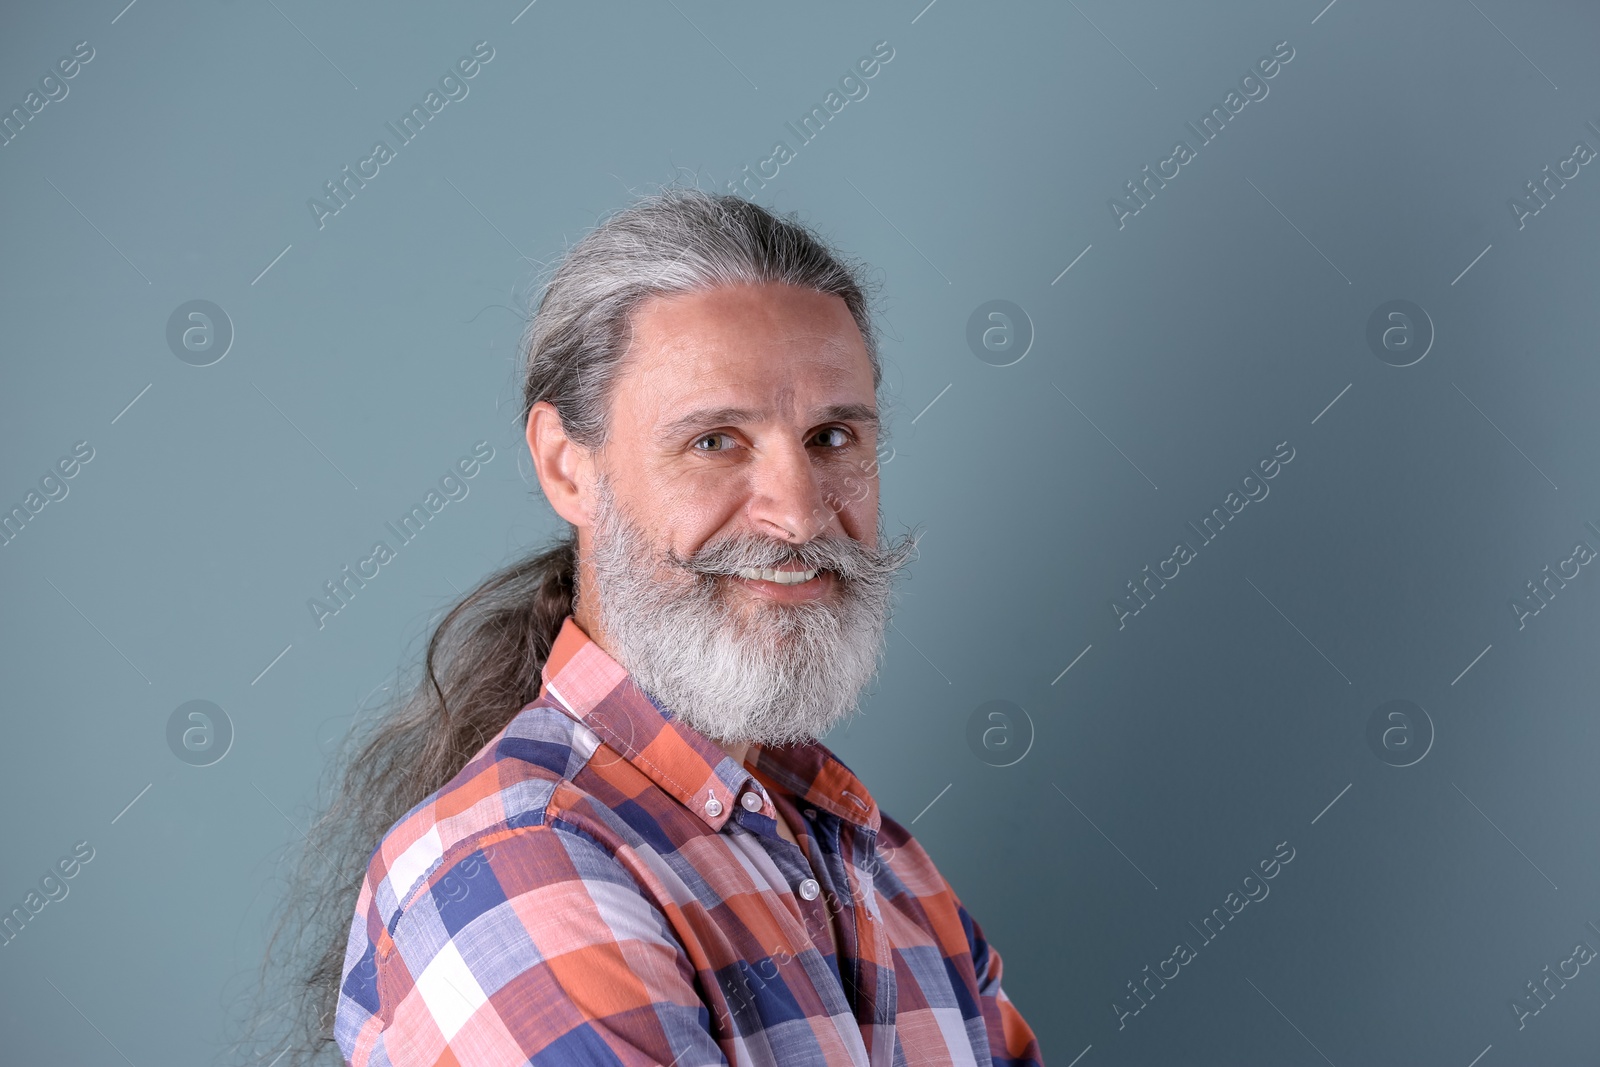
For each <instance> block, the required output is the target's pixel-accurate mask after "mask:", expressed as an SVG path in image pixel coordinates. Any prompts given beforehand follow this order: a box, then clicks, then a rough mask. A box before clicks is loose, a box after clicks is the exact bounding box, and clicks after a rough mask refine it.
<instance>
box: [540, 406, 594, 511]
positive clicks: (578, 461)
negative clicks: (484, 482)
mask: <svg viewBox="0 0 1600 1067" xmlns="http://www.w3.org/2000/svg"><path fill="white" fill-rule="evenodd" d="M527 439H528V454H529V455H530V456H531V457H532V458H533V469H534V471H535V472H536V473H537V474H538V475H539V487H540V488H541V489H542V490H544V496H545V499H546V500H548V501H550V506H551V507H552V508H554V509H555V512H556V514H557V515H560V516H561V517H562V518H563V519H566V520H567V521H568V522H570V523H572V524H573V525H574V526H577V527H580V528H587V527H589V526H591V525H593V519H592V517H591V516H592V512H591V506H592V500H593V497H592V495H591V492H590V486H591V485H593V474H594V457H593V455H592V454H591V453H590V452H589V451H588V450H586V449H585V448H583V446H581V445H579V444H578V443H577V442H575V441H573V440H572V439H571V438H569V437H568V436H567V433H566V430H565V429H564V428H563V427H562V425H561V413H560V412H558V411H557V410H556V408H555V405H554V404H551V403H550V402H549V401H546V400H541V401H540V402H539V403H537V404H535V405H533V407H532V408H530V409H529V410H528V427H527Z"/></svg>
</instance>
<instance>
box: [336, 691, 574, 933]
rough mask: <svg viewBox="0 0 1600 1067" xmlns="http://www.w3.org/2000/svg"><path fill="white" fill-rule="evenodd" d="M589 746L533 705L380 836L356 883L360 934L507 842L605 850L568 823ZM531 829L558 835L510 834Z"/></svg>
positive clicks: (560, 717)
mask: <svg viewBox="0 0 1600 1067" xmlns="http://www.w3.org/2000/svg"><path fill="white" fill-rule="evenodd" d="M599 746H600V740H599V738H598V736H597V735H596V734H595V733H594V731H593V730H591V729H589V728H588V727H587V726H585V725H583V724H582V723H581V722H578V721H576V720H575V719H573V718H572V717H571V716H569V715H567V714H566V713H565V712H563V711H562V710H561V709H559V708H557V707H553V706H550V705H548V704H546V703H543V702H535V703H533V704H530V705H528V706H527V707H525V708H523V709H522V710H521V711H520V712H518V713H517V715H516V717H515V718H514V719H513V720H512V721H511V722H510V723H509V724H508V725H507V726H506V728H505V729H504V730H502V731H501V732H500V733H499V734H498V735H496V736H495V738H494V739H492V740H491V741H490V742H489V743H488V744H486V745H485V746H484V748H483V749H482V750H481V751H480V752H479V753H478V754H477V755H475V756H474V757H473V758H472V759H471V760H470V761H468V763H467V765H466V766H465V767H463V768H462V769H461V770H460V771H459V772H458V773H457V774H456V776H455V777H454V778H452V779H451V780H450V781H449V782H446V783H445V784H444V785H443V786H441V787H440V788H439V789H437V790H435V791H434V792H433V793H431V794H430V795H429V796H427V797H426V798H424V799H423V800H422V801H420V802H418V803H417V804H416V805H415V806H413V807H412V808H411V810H410V811H408V812H406V813H405V814H404V815H403V816H401V817H400V819H399V820H397V821H396V822H395V824H394V825H393V826H392V827H390V828H389V830H388V831H387V832H386V833H385V834H384V836H383V839H382V840H381V841H380V842H379V843H378V845H377V847H376V848H375V849H374V850H373V852H372V855H371V857H370V858H369V860H368V863H367V869H366V878H365V882H364V884H363V892H362V898H363V902H364V903H365V904H366V905H367V910H368V915H367V918H368V920H369V922H368V925H369V928H373V927H376V928H377V929H375V930H374V931H373V932H374V933H377V930H378V929H381V930H382V931H384V932H387V933H392V932H393V930H394V928H395V926H396V924H397V923H398V922H399V921H400V918H401V916H402V915H403V914H404V913H405V912H406V911H407V910H408V909H409V908H410V907H411V906H412V904H413V902H414V901H415V900H416V899H417V898H418V897H419V896H420V895H422V894H424V893H430V892H434V893H436V892H438V891H439V890H440V888H441V883H443V882H446V881H447V880H449V879H451V878H452V876H454V877H456V878H471V877H474V876H475V875H476V873H477V870H478V868H479V867H480V866H481V865H485V864H490V865H492V861H493V859H494V857H495V855H496V854H497V852H501V851H503V850H504V849H505V848H506V847H507V842H512V841H515V842H516V844H515V848H516V849H517V850H518V851H524V852H525V851H528V850H530V849H531V850H535V851H538V850H545V849H549V848H550V847H552V846H554V847H555V848H556V849H557V850H558V851H559V850H560V849H561V847H562V846H561V842H571V841H573V840H579V841H587V842H589V843H590V844H591V845H592V846H593V847H594V848H595V849H598V850H600V851H605V850H606V848H605V846H604V845H602V843H601V842H600V840H599V839H598V838H597V837H596V836H594V835H593V834H592V833H590V830H591V827H590V825H589V822H590V820H586V819H583V818H571V817H570V816H572V815H573V812H574V810H575V809H582V808H586V807H587V806H588V805H587V804H586V801H587V800H588V799H589V798H588V797H587V795H586V794H585V793H584V791H583V790H582V789H581V788H579V787H578V786H577V785H576V784H575V783H574V779H575V778H576V777H577V776H578V775H579V773H580V772H581V771H582V770H583V768H584V767H585V765H586V764H587V763H588V761H589V760H590V758H591V757H592V756H593V755H594V753H595V750H596V749H597V748H598V747H599ZM534 828H558V829H560V831H561V833H560V835H559V840H558V839H556V838H551V839H549V840H548V842H547V841H546V837H545V835H540V834H528V833H523V832H519V831H527V830H531V829H534ZM442 889H443V891H444V892H446V893H450V892H452V891H453V890H454V889H455V887H454V886H452V885H444V886H443V887H442ZM380 936H381V935H380Z"/></svg>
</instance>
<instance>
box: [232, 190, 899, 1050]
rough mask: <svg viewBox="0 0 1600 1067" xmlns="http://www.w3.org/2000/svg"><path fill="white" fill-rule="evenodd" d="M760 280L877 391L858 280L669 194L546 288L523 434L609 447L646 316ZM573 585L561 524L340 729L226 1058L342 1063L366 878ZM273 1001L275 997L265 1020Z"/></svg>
mask: <svg viewBox="0 0 1600 1067" xmlns="http://www.w3.org/2000/svg"><path fill="white" fill-rule="evenodd" d="M761 282H778V283H786V284H789V285H795V286H800V287H804V288H807V289H812V290H815V291H817V292H822V293H832V294H834V295H836V296H838V297H840V298H841V299H843V300H844V302H845V304H846V306H847V307H849V309H850V313H851V315H852V316H854V318H855V321H856V325H857V327H858V328H859V329H860V331H861V336H862V339H863V340H864V342H865V344H866V349H867V353H868V355H869V357H870V358H871V361H872V380H873V388H874V390H877V389H878V388H880V387H881V384H882V380H883V372H882V366H881V364H880V361H879V355H878V335H877V331H876V329H875V327H874V323H873V319H872V313H871V309H870V306H869V292H870V283H869V281H868V276H867V272H866V269H865V268H864V267H863V266H861V265H859V264H856V263H854V262H852V261H850V260H848V259H846V258H845V257H844V256H843V255H842V254H841V253H839V252H838V251H836V250H834V249H832V248H831V247H829V245H828V244H827V243H826V242H825V241H824V240H823V239H822V238H821V237H819V236H818V235H817V234H815V233H814V232H812V231H811V230H810V229H809V228H808V227H807V226H805V225H804V224H803V223H801V222H799V221H798V220H796V219H795V218H793V217H792V216H782V217H780V216H778V215H775V214H773V213H772V212H770V211H768V210H767V209H765V208H763V207H761V206H759V205H757V204H753V203H750V202H749V201H747V200H743V199H740V198H739V197H736V196H731V195H719V194H713V193H707V192H704V191H701V190H700V189H697V188H668V189H664V190H663V191H661V192H657V193H653V194H649V195H646V196H643V197H641V198H639V199H638V200H637V201H636V202H635V203H633V204H632V205H630V206H628V207H626V208H624V209H622V210H620V211H618V212H617V213H615V214H613V215H611V216H610V217H608V218H606V219H605V220H604V221H603V222H601V224H600V225H599V226H598V227H597V228H596V229H595V230H593V231H592V232H590V233H589V234H587V235H586V236H585V237H584V238H583V239H582V240H580V241H579V242H578V243H577V244H576V245H574V246H573V247H572V248H571V249H569V250H568V251H567V253H566V254H565V256H564V257H562V259H561V261H560V262H559V265H558V266H557V267H556V268H555V269H554V271H553V272H552V273H551V274H550V276H549V278H548V280H547V282H546V283H545V285H544V290H543V296H542V297H541V298H540V299H539V302H538V305H537V308H536V309H535V311H534V313H533V315H532V316H531V317H530V318H529V320H528V323H527V327H526V329H525V331H524V333H523V335H522V341H521V350H522V353H523V358H524V367H525V370H524V374H523V381H522V394H523V395H522V419H523V421H524V423H525V422H526V419H527V416H528V412H529V410H530V409H531V408H532V407H533V405H534V404H537V403H539V402H540V401H549V402H550V403H551V404H553V405H554V406H555V408H556V410H557V411H558V412H559V413H560V416H561V424H562V428H563V429H564V430H565V432H566V434H567V436H568V437H570V438H571V439H572V440H573V441H575V442H576V443H577V444H579V445H580V446H582V447H584V448H586V449H591V450H592V449H595V448H598V447H600V446H602V445H603V444H604V443H605V441H606V438H607V431H608V413H609V409H610V399H611V396H612V393H613V387H614V385H615V382H616V379H617V375H618V372H619V368H620V366H621V364H622V361H623V357H624V356H625V354H626V353H627V350H628V345H629V342H630V339H631V327H632V314H633V312H634V310H635V309H636V308H637V307H638V306H639V304H640V303H641V302H642V301H644V300H646V299H648V298H650V297H652V296H658V295H670V294H676V293H688V292H699V291H703V290H706V289H711V288H715V287H718V286H723V285H737V284H749V283H761ZM576 583H577V531H576V529H575V528H572V527H570V526H569V528H568V530H567V532H566V534H565V536H563V537H561V538H560V539H558V540H557V541H555V542H554V543H552V544H549V545H546V546H544V547H541V548H539V549H538V550H537V551H534V552H532V553H530V554H528V555H526V556H524V557H523V558H521V559H518V560H517V561H515V562H513V563H511V564H510V565H509V566H506V567H504V568H502V569H500V570H498V571H495V572H494V573H492V574H490V575H489V576H488V577H487V578H485V579H484V580H483V582H482V583H481V584H479V585H478V586H477V588H475V589H473V590H472V591H471V592H470V593H468V594H466V595H465V596H464V597H462V598H461V600H460V601H459V602H457V603H456V604H455V606H454V607H452V608H451V609H450V611H449V613H448V614H446V615H445V617H444V619H443V621H442V622H441V623H440V624H439V626H438V627H437V629H435V630H434V632H433V635H432V637H431V638H430V639H429V641H428V645H427V655H426V658H425V660H424V663H423V671H422V677H421V678H420V679H419V680H417V681H416V682H415V684H414V685H412V686H410V687H409V688H407V689H402V688H400V687H397V688H396V690H395V692H396V694H397V696H396V698H395V699H393V700H392V701H390V702H389V706H388V708H387V710H386V711H385V712H384V713H382V714H380V715H378V716H376V717H374V718H372V719H370V720H369V724H368V726H367V727H366V728H364V729H358V728H357V727H356V726H353V727H352V728H351V730H350V732H349V734H348V736H347V737H346V739H345V742H344V747H343V748H342V749H341V752H340V755H339V758H338V759H336V760H335V761H333V762H332V763H330V765H329V768H328V771H329V772H332V773H334V774H336V775H337V782H336V785H335V788H334V796H333V800H332V802H331V804H330V805H329V806H328V808H327V809H326V810H325V812H324V813H323V814H322V815H321V817H320V818H319V819H318V820H317V821H316V822H315V824H314V825H313V826H312V827H311V830H310V832H309V834H308V835H307V836H306V840H305V842H304V845H305V847H304V848H302V849H300V850H299V853H300V854H299V857H298V863H297V865H296V866H295V869H294V873H293V875H292V878H291V881H290V885H289V888H288V891H287V893H286V894H285V895H284V897H283V898H282V905H281V918H280V919H279V921H278V923H277V925H276V927H275V928H274V930H273V933H272V936H271V938H270V939H269V941H268V945H267V951H266V954H265V958H264V960H263V963H262V971H261V974H262V978H261V981H260V983H259V984H258V987H257V993H256V1007H255V1009H254V1010H253V1013H252V1014H251V1015H250V1017H249V1019H248V1020H247V1024H246V1029H245V1038H244V1040H242V1041H239V1042H236V1043H235V1045H236V1047H238V1046H245V1045H248V1046H253V1048H254V1049H255V1050H259V1051H257V1052H253V1053H252V1054H254V1055H258V1056H259V1057H260V1059H261V1060H263V1061H265V1060H266V1059H267V1058H268V1057H270V1056H273V1055H277V1056H278V1057H280V1058H279V1060H278V1062H277V1063H275V1064H274V1067H302V1065H305V1064H312V1063H316V1062H328V1063H333V1064H338V1063H342V1062H343V1058H342V1056H341V1055H340V1053H339V1050H338V1047H337V1045H336V1044H335V1043H334V1038H333V1019H334V1013H335V1010H336V1008H337V1006H338V1000H339V983H340V979H341V978H342V976H343V968H344V956H345V948H346V939H347V937H348V935H349V931H350V923H351V919H352V918H353V916H354V913H355V902H356V897H357V895H358V893H359V891H360V888H361V883H362V880H363V879H364V877H365V875H366V867H367V863H368V861H369V859H370V858H371V856H372V853H373V851H374V850H375V849H376V848H377V846H378V844H379V842H380V841H381V840H382V838H383V836H384V834H385V833H386V832H387V831H388V830H389V829H390V828H391V827H392V826H393V825H394V824H395V823H396V821H398V819H399V818H400V816H402V815H404V814H405V813H406V812H407V811H409V810H410V809H411V808H413V807H415V806H416V805H417V804H419V803H420V802H422V801H423V800H424V799H426V798H427V797H428V796H429V795H430V794H432V793H434V792H435V791H437V790H438V789H439V788H440V787H442V786H443V785H445V784H446V783H447V782H448V781H449V780H450V779H451V778H453V777H455V775H456V773H457V772H459V771H460V770H461V768H462V767H464V766H465V765H466V764H467V761H468V760H470V759H471V758H472V757H473V756H474V755H476V754H477V752H478V751H479V750H480V749H481V748H482V747H483V746H484V745H485V744H486V743H487V742H488V740H489V739H490V738H491V737H493V736H494V735H495V734H497V733H499V732H500V730H501V729H502V728H504V726H505V725H506V723H508V722H509V721H510V720H511V719H512V718H513V717H514V716H515V715H516V714H517V712H518V711H520V710H521V709H522V708H523V707H524V706H526V705H527V704H528V703H529V702H530V701H532V700H533V699H535V698H536V697H537V696H538V694H539V688H540V682H541V676H540V671H541V669H542V668H543V666H544V663H545V660H546V658H547V657H548V656H549V654H550V646H551V644H552V643H553V642H554V640H555V637H556V634H557V632H558V631H559V630H560V627H561V623H562V620H563V619H565V618H566V616H567V615H568V614H569V613H570V612H571V611H572V604H573V595H574V592H575V586H576ZM341 766H342V768H343V771H342V774H338V772H339V770H340V767H341ZM286 933H287V934H289V935H290V936H289V940H288V942H287V944H286V946H284V947H282V948H281V949H280V948H278V946H279V941H280V939H281V938H283V937H284V936H285V934H286ZM275 949H277V952H276V954H275ZM274 986H276V988H275V989H274V988H273V987H274ZM269 990H270V992H269ZM269 997H276V998H277V1004H276V1006H275V1007H274V1008H271V1009H268V1008H266V1006H265V1005H266V1002H267V1000H268V999H269ZM286 1042H287V1045H288V1047H287V1048H285V1047H284V1046H285V1043H286ZM279 1050H282V1051H279Z"/></svg>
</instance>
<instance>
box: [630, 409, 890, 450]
mask: <svg viewBox="0 0 1600 1067" xmlns="http://www.w3.org/2000/svg"><path fill="white" fill-rule="evenodd" d="M765 414H766V413H765V412H762V411H757V410H755V409H753V408H738V407H720V408H700V409H698V410H696V411H691V412H689V413H688V414H687V415H684V416H681V417H680V418H677V419H674V420H673V421H671V422H669V423H667V424H666V425H665V426H663V427H662V428H661V430H660V432H659V433H658V434H657V436H658V437H659V438H660V439H661V440H663V441H670V440H673V439H675V438H677V437H678V436H679V435H680V434H683V433H686V432H688V431H690V430H694V429H698V428H700V427H711V426H725V425H730V424H733V423H740V422H758V421H760V420H761V419H762V418H763V417H764V416H765ZM819 414H820V415H821V418H820V419H819V420H818V421H819V422H856V423H860V424H862V425H864V426H870V427H873V428H876V427H877V426H878V413H877V412H876V411H875V410H873V408H872V407H871V405H868V404H830V405H828V406H827V407H825V408H823V409H822V410H821V412H820V413H819Z"/></svg>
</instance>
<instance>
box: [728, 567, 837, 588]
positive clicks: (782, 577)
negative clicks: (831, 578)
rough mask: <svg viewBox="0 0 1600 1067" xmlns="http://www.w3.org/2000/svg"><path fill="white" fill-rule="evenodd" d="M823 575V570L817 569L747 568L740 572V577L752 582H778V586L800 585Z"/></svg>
mask: <svg viewBox="0 0 1600 1067" xmlns="http://www.w3.org/2000/svg"><path fill="white" fill-rule="evenodd" d="M821 573H822V571H821V569H820V568H816V567H813V568H812V569H811V570H808V571H775V570H771V569H768V568H756V567H746V568H745V569H744V570H742V571H740V572H739V577H741V578H747V579H749V580H750V581H763V582H776V583H777V584H778V585H799V584H801V583H802V582H809V581H810V580H811V579H813V578H815V577H816V576H817V575H818V574H821Z"/></svg>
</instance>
